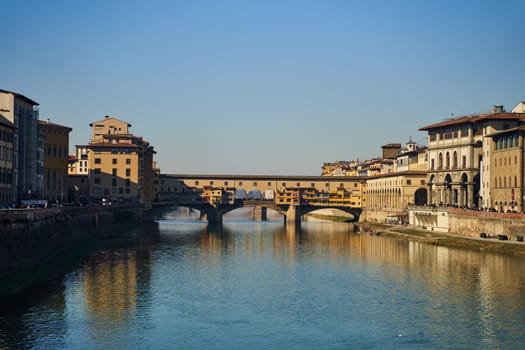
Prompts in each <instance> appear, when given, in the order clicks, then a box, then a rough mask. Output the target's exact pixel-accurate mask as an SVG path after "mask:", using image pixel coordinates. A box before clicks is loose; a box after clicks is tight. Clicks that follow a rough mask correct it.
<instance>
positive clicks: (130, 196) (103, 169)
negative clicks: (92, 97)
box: [88, 116, 155, 206]
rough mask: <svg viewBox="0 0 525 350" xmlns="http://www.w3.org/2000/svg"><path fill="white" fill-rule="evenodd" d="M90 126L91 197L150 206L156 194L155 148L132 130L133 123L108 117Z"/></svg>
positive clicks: (89, 166) (89, 165)
mask: <svg viewBox="0 0 525 350" xmlns="http://www.w3.org/2000/svg"><path fill="white" fill-rule="evenodd" d="M90 127H91V128H92V135H91V140H90V142H89V145H88V168H89V195H90V197H91V198H93V199H103V198H104V199H106V200H110V201H115V200H117V201H119V200H120V201H126V202H129V203H135V202H138V203H140V204H142V205H144V206H150V205H151V203H152V201H153V199H154V196H155V190H154V188H153V187H154V177H155V171H154V161H153V157H154V154H155V151H154V149H153V147H152V146H150V144H149V142H147V141H145V140H144V139H142V138H141V137H137V136H134V135H132V134H130V133H129V128H130V127H131V124H129V123H127V122H124V121H122V120H119V119H116V118H112V117H109V116H106V117H105V118H104V119H103V120H101V121H98V122H94V123H91V124H90Z"/></svg>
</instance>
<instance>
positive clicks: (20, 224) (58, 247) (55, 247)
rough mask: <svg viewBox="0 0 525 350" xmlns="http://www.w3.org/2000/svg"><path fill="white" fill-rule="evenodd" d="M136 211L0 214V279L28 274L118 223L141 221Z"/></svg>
mask: <svg viewBox="0 0 525 350" xmlns="http://www.w3.org/2000/svg"><path fill="white" fill-rule="evenodd" d="M142 218H143V215H142V210H141V209H140V208H139V209H137V208H133V209H130V208H126V209H113V208H111V209H109V208H98V207H86V208H47V209H19V210H2V211H0V277H2V276H5V275H9V274H13V273H16V272H20V271H23V270H27V269H29V268H31V267H34V266H35V265H36V264H38V263H39V262H41V261H44V260H46V259H49V258H51V257H52V256H53V255H54V254H57V253H59V252H60V251H63V250H65V249H67V248H68V246H69V245H71V244H72V243H73V242H79V241H81V240H83V239H87V238H96V237H100V238H103V237H106V236H107V235H110V234H111V233H112V232H113V231H114V230H115V229H116V226H117V225H118V224H119V223H133V222H137V221H140V220H142Z"/></svg>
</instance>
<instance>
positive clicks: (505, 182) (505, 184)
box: [503, 177, 507, 187]
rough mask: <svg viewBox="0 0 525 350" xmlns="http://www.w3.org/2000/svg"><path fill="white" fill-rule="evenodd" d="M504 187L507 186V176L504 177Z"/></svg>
mask: <svg viewBox="0 0 525 350" xmlns="http://www.w3.org/2000/svg"><path fill="white" fill-rule="evenodd" d="M503 187H507V178H506V177H503Z"/></svg>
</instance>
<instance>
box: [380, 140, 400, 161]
mask: <svg viewBox="0 0 525 350" xmlns="http://www.w3.org/2000/svg"><path fill="white" fill-rule="evenodd" d="M381 149H382V150H383V152H382V154H383V157H382V158H383V159H393V158H395V157H396V155H397V154H398V153H399V152H401V144H400V143H389V144H386V145H383V146H381Z"/></svg>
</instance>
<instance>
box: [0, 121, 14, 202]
mask: <svg viewBox="0 0 525 350" xmlns="http://www.w3.org/2000/svg"><path fill="white" fill-rule="evenodd" d="M13 135H14V125H13V123H11V122H10V121H9V120H8V119H7V118H5V117H4V116H2V115H0V206H10V205H12V204H13V202H14V200H15V188H14V184H13V143H14V138H13Z"/></svg>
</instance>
